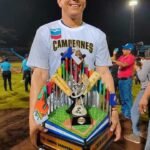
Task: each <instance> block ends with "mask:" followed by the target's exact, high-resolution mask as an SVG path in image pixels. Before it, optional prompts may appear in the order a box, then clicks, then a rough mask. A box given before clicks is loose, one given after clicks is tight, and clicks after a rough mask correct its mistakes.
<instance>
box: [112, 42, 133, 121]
mask: <svg viewBox="0 0 150 150" xmlns="http://www.w3.org/2000/svg"><path fill="white" fill-rule="evenodd" d="M132 51H134V45H133V44H132V43H127V44H125V45H123V46H122V55H121V56H120V57H119V58H118V59H117V58H116V53H115V52H114V53H113V57H112V61H113V63H115V64H116V65H118V88H119V94H120V100H121V112H122V119H124V120H128V119H131V107H132V101H133V100H132V76H133V72H134V63H135V56H134V55H133V54H132Z"/></svg>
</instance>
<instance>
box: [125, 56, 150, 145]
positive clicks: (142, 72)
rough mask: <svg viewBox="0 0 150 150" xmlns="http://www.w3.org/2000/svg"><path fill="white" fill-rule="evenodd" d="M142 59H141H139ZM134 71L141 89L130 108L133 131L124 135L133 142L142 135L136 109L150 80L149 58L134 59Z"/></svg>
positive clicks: (137, 140) (139, 139)
mask: <svg viewBox="0 0 150 150" xmlns="http://www.w3.org/2000/svg"><path fill="white" fill-rule="evenodd" d="M141 60H142V61H141ZM135 71H136V74H137V77H138V79H139V80H140V83H141V90H140V91H139V93H138V94H137V96H136V99H135V101H134V104H133V106H132V109H131V120H132V130H133V133H132V134H129V135H125V136H124V138H125V139H126V140H128V141H131V142H134V143H140V142H141V138H140V137H144V135H143V134H142V133H141V132H140V129H139V126H138V125H139V119H140V112H139V110H138V106H139V102H140V100H141V98H142V96H143V94H144V91H145V89H146V87H147V86H148V83H149V81H150V60H144V61H143V59H141V58H138V59H136V62H135Z"/></svg>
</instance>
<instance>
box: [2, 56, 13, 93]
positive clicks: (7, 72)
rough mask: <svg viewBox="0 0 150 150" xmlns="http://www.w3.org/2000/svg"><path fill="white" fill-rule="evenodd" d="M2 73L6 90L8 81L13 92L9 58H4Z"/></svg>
mask: <svg viewBox="0 0 150 150" xmlns="http://www.w3.org/2000/svg"><path fill="white" fill-rule="evenodd" d="M1 71H2V76H3V80H4V89H5V91H7V81H8V84H9V89H10V90H11V91H12V84H11V64H10V62H9V61H8V58H4V60H3V62H2V63H1Z"/></svg>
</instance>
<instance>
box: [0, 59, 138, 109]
mask: <svg viewBox="0 0 150 150" xmlns="http://www.w3.org/2000/svg"><path fill="white" fill-rule="evenodd" d="M12 69H13V73H12V88H13V91H9V90H8V91H5V90H4V88H3V79H2V76H1V75H0V110H2V109H9V108H28V107H29V93H27V92H25V90H24V82H23V81H22V73H21V72H20V71H21V62H20V63H19V62H16V63H12ZM139 89H140V85H135V84H134V85H133V97H134V98H135V96H136V94H137V93H138V91H139Z"/></svg>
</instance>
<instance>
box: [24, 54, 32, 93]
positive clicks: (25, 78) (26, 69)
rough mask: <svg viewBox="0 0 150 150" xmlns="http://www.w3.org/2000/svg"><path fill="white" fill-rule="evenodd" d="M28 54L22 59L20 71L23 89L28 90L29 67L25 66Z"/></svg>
mask: <svg viewBox="0 0 150 150" xmlns="http://www.w3.org/2000/svg"><path fill="white" fill-rule="evenodd" d="M27 60H28V54H25V58H24V60H23V61H22V72H23V80H24V86H25V91H26V92H28V91H29V89H28V85H30V84H31V68H30V67H28V66H27Z"/></svg>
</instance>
